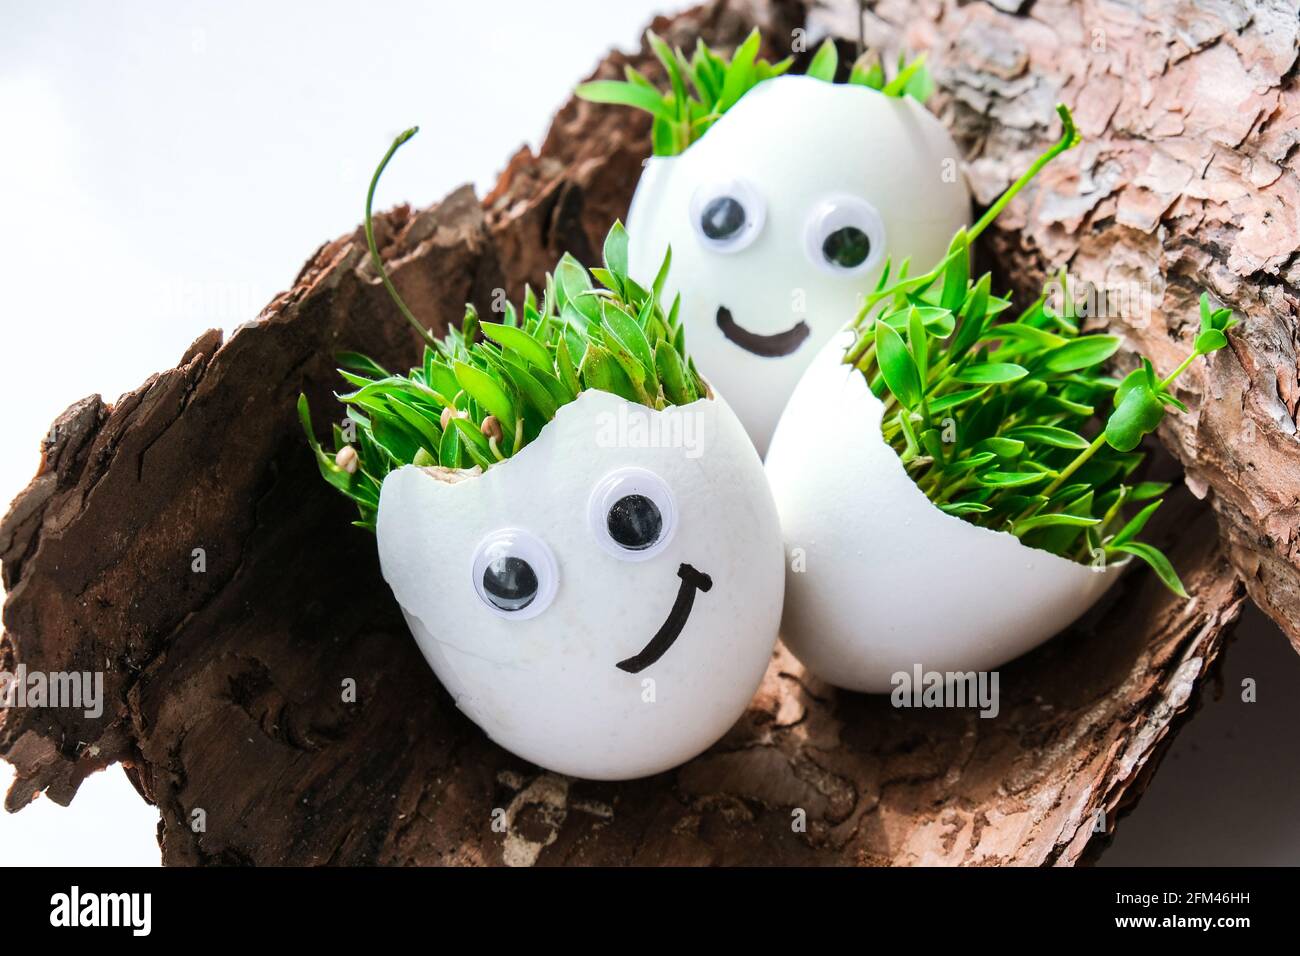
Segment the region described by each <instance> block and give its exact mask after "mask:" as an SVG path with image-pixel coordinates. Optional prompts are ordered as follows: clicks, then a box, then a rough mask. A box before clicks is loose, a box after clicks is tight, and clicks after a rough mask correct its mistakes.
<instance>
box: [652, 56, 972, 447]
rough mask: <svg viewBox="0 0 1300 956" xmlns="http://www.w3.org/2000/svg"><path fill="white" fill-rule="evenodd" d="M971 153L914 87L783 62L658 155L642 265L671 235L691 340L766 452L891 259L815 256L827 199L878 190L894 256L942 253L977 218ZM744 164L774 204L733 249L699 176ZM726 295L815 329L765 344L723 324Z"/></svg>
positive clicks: (762, 329)
mask: <svg viewBox="0 0 1300 956" xmlns="http://www.w3.org/2000/svg"><path fill="white" fill-rule="evenodd" d="M960 157H961V153H960V152H959V151H958V149H957V147H956V145H955V144H954V143H953V141H952V139H951V137H949V135H948V132H947V130H946V129H944V127H943V124H942V123H940V122H939V121H938V120H937V119H935V118H934V117H933V116H931V115H930V114H929V113H928V112H927V111H926V110H925V108H924V107H923V106H922V105H921V104H919V103H917V102H916V101H915V100H913V99H911V98H910V97H909V98H905V99H897V98H894V97H889V96H885V95H883V94H881V93H878V92H876V91H875V90H871V89H868V88H866V87H863V86H857V85H847V84H832V83H827V82H825V81H823V80H818V79H813V78H810V77H806V76H783V77H778V78H776V79H773V80H768V81H766V82H764V83H761V84H759V85H758V86H757V87H755V88H754V89H753V90H751V91H750V92H748V93H746V94H745V95H744V96H743V97H742V98H741V99H740V101H739V102H738V103H737V104H736V105H735V106H734V107H732V109H731V110H729V111H728V112H727V113H725V114H724V115H723V116H722V118H721V119H719V120H718V121H717V122H716V123H715V124H714V125H713V126H712V127H710V129H709V131H708V132H707V133H706V134H705V135H704V136H703V137H702V138H701V139H700V140H699V141H697V142H695V143H693V144H692V145H691V146H690V147H689V148H687V149H686V151H685V152H683V153H682V154H681V155H679V156H671V157H652V158H651V159H650V160H649V161H648V163H647V166H646V169H645V172H644V174H643V175H642V177H641V181H640V183H639V184H638V185H637V190H636V194H635V196H634V197H633V199H632V208H631V211H630V213H629V216H628V232H629V235H630V245H629V262H630V271H631V273H632V275H633V276H635V277H637V278H638V279H640V280H641V281H643V282H645V283H649V282H650V280H651V279H653V278H654V276H655V274H656V271H657V270H658V268H659V264H660V262H661V261H662V259H663V256H664V250H665V249H666V248H667V247H668V246H670V245H671V247H672V252H673V261H672V268H671V270H670V271H669V274H668V281H667V285H666V286H665V289H666V292H667V294H668V297H669V299H670V300H671V297H672V295H674V294H676V293H677V292H678V291H681V293H682V317H683V321H684V322H685V325H686V333H687V342H688V344H689V347H690V350H691V353H692V355H694V357H695V360H696V362H697V363H699V367H700V369H701V370H702V371H704V372H705V374H707V375H708V376H709V379H710V381H711V382H712V383H713V385H714V386H715V387H716V388H717V389H718V390H719V392H720V393H721V394H722V395H723V397H725V398H726V399H727V401H728V402H729V403H730V404H731V406H732V407H733V408H734V409H735V410H736V413H737V414H738V415H739V416H740V420H741V422H743V423H744V425H745V428H746V430H747V431H748V432H749V435H750V437H751V438H752V439H753V441H754V445H755V447H757V448H758V450H759V453H760V454H763V453H764V452H765V451H766V449H767V445H768V441H769V439H770V438H771V434H772V430H773V429H774V428H775V427H776V422H777V419H778V418H779V417H780V414H781V410H782V409H783V408H784V407H785V403H786V400H787V399H788V398H789V397H790V393H791V391H793V389H794V386H795V384H796V383H797V382H798V381H799V376H800V375H802V374H803V371H804V369H805V368H807V366H808V363H809V362H811V361H812V357H813V356H814V355H815V354H816V353H817V351H818V350H819V349H820V348H821V346H822V345H823V344H825V342H826V341H827V340H828V339H829V338H830V337H831V335H833V334H834V333H835V331H836V330H837V329H840V328H843V326H844V324H845V323H846V322H848V321H849V320H851V319H852V318H853V316H854V314H855V313H856V311H857V308H858V306H859V305H860V304H861V296H862V294H863V292H864V291H868V290H870V289H871V288H874V286H875V283H876V280H877V278H878V276H879V273H880V266H879V265H877V266H876V267H873V268H871V269H870V270H869V271H867V272H866V273H865V274H859V275H842V274H841V275H835V274H830V273H828V272H827V271H825V268H824V267H823V266H822V265H819V264H817V263H816V262H814V260H813V258H812V257H811V253H810V251H809V249H808V244H807V241H806V234H807V231H808V229H809V221H810V218H811V217H812V216H813V215H814V214H815V210H816V209H817V208H818V207H819V206H820V204H821V203H822V202H823V201H824V200H827V199H828V198H831V197H837V196H849V197H857V198H858V199H862V200H866V201H867V202H869V203H870V204H871V205H873V206H874V207H875V208H876V210H877V211H878V212H879V214H880V217H881V220H882V221H883V223H884V226H885V229H886V236H885V239H886V241H885V249H884V252H885V253H886V254H888V255H889V256H891V257H892V258H893V262H894V268H895V269H896V268H897V267H898V265H899V263H900V262H901V261H902V260H903V259H904V258H905V257H907V256H911V257H912V262H913V264H914V265H915V264H918V263H931V262H937V261H938V260H939V259H941V258H942V257H943V255H944V254H945V252H946V251H947V248H948V243H949V242H950V241H951V240H952V236H953V234H954V233H955V232H956V230H957V229H958V228H959V227H961V226H963V225H966V224H968V223H969V222H970V196H969V194H968V192H967V189H966V185H965V182H964V180H963V179H962V176H961V174H960V172H959V168H960V167H959V160H960ZM734 177H742V178H743V179H744V180H745V181H746V182H747V183H749V184H751V185H752V186H753V187H754V189H755V190H756V191H757V192H758V193H759V194H760V195H761V196H762V198H763V200H764V202H765V206H766V216H765V221H764V223H763V226H762V229H761V231H760V232H759V234H758V236H757V238H756V239H755V240H754V241H753V242H752V244H751V245H749V246H747V247H745V248H744V249H741V250H739V251H735V252H730V253H722V252H719V251H717V250H716V249H715V248H712V247H710V246H708V245H707V244H706V243H705V241H704V240H703V239H702V238H701V237H700V235H699V233H698V232H697V231H696V228H695V226H694V224H693V222H692V217H691V207H692V197H693V196H694V194H695V192H696V189H697V187H699V186H700V185H701V184H705V183H712V182H716V181H720V180H724V179H730V178H734ZM881 259H882V262H883V256H882V257H881ZM720 306H725V307H726V308H727V309H728V310H729V311H730V313H731V315H732V317H733V319H734V321H735V322H736V323H737V324H738V325H739V326H741V327H742V328H744V329H746V330H748V331H750V332H754V333H759V334H763V335H770V334H773V333H779V332H782V331H784V330H786V329H789V328H791V327H793V326H794V325H795V324H796V323H798V322H799V321H800V320H803V321H805V322H806V323H807V325H808V327H809V331H810V335H809V336H808V338H807V339H805V340H804V342H803V344H802V345H800V346H799V347H798V349H797V350H796V351H794V352H793V353H791V354H789V355H785V356H781V357H766V356H760V355H756V354H753V353H752V352H749V351H746V350H745V349H743V348H742V347H741V346H739V345H737V344H735V343H734V342H733V341H731V340H730V339H728V338H727V337H726V336H725V335H724V334H723V332H722V331H721V329H720V327H719V324H718V309H719V307H720Z"/></svg>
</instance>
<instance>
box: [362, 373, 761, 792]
mask: <svg viewBox="0 0 1300 956" xmlns="http://www.w3.org/2000/svg"><path fill="white" fill-rule="evenodd" d="M655 429H659V431H658V432H657V434H658V435H659V440H658V444H659V445H660V446H661V447H654V445H655V443H656V440H655V438H654V437H653V436H654V435H655V434H656V432H655ZM674 435H676V436H679V437H678V440H677V441H676V442H674V441H672V436H674ZM665 437H666V438H667V439H668V442H667V443H668V444H674V445H675V447H662V446H663V445H664V444H665V441H664V439H665ZM625 468H636V469H645V470H647V471H650V472H653V473H654V475H656V476H658V478H659V479H661V480H662V483H663V485H664V486H666V487H667V489H669V493H670V494H671V498H672V501H673V506H674V511H675V513H676V514H675V522H674V525H673V531H672V533H671V537H666V538H665V540H666V545H665V546H664V547H663V548H662V550H659V551H657V552H655V553H654V554H653V555H652V556H651V557H650V558H648V559H643V560H621V559H620V558H619V557H617V556H615V551H616V549H611V548H610V547H608V545H610V544H611V542H610V541H609V540H608V539H606V540H603V541H602V540H601V538H600V534H601V528H600V527H599V526H598V525H599V522H593V521H592V520H591V517H590V507H589V506H590V504H591V499H592V495H593V490H594V489H596V488H597V486H598V485H600V484H601V483H602V480H603V479H605V478H607V477H608V476H609V475H610V474H611V473H613V472H616V471H619V470H620V469H625ZM377 524H378V526H377V534H378V542H379V556H380V563H381V566H382V569H383V574H384V578H385V580H387V581H388V583H389V585H390V586H391V587H392V589H393V594H394V595H395V596H396V598H397V600H398V603H399V604H400V605H401V607H402V610H403V612H404V614H405V616H406V619H407V622H408V624H409V625H410V628H411V631H412V633H413V634H414V635H415V638H416V640H417V642H418V643H419V645H420V649H421V650H422V651H423V652H424V655H425V658H426V659H427V660H428V662H429V664H430V666H432V668H433V670H434V671H435V672H436V673H437V675H438V678H439V679H440V680H441V681H442V683H443V685H444V686H445V687H446V688H447V689H448V691H450V692H451V694H452V696H453V697H454V698H455V700H456V704H457V706H458V707H460V709H461V710H462V711H464V712H465V713H466V714H467V715H468V716H469V717H470V719H471V720H473V721H474V722H475V723H476V724H478V725H479V726H480V727H481V728H483V730H484V731H485V732H486V733H487V734H488V736H489V737H491V738H492V739H493V740H494V741H496V742H497V743H498V744H500V745H501V746H503V747H505V748H506V749H507V750H510V751H511V752H513V753H515V754H517V755H518V756H520V757H523V758H524V759H526V760H530V761H532V762H534V763H537V764H540V765H541V766H543V767H545V768H547V769H550V770H553V771H557V772H559V773H564V774H571V775H573V776H578V777H586V778H590V779H599V780H618V779H628V778H633V777H640V776H645V775H648V774H653V773H658V772H660V771H663V770H667V769H669V768H671V767H674V766H676V765H678V764H680V763H682V762H684V761H686V760H689V759H690V758H691V757H694V756H695V755H696V754H698V753H700V752H701V751H703V750H704V749H706V748H707V747H709V746H710V745H711V744H713V743H714V742H715V741H716V740H718V738H719V737H721V736H722V735H723V734H724V733H726V731H727V730H728V729H729V728H730V727H731V726H732V724H733V723H735V721H736V720H737V719H738V718H739V717H740V715H741V714H742V712H743V711H744V709H745V706H746V704H747V703H748V702H749V700H750V698H751V697H752V695H753V693H754V691H755V689H756V688H757V687H758V684H759V682H760V680H761V679H762V676H763V673H764V671H765V669H766V667H767V663H768V660H769V658H770V656H771V653H772V649H773V647H774V645H775V643H776V638H777V630H778V627H779V623H780V617H781V603H782V592H783V590H784V572H783V567H782V564H783V558H782V550H781V537H780V526H779V522H778V520H777V516H776V508H775V505H774V503H773V501H772V496H771V493H770V491H769V490H768V487H767V482H766V479H765V478H764V475H763V469H762V464H761V462H760V461H759V460H758V456H757V455H756V454H755V452H754V449H753V446H752V445H751V444H750V442H749V439H748V438H747V437H746V435H745V432H744V429H743V428H742V427H741V425H740V422H739V421H738V420H737V419H736V416H735V415H734V413H733V412H732V411H731V409H730V408H728V407H727V405H726V404H725V403H724V402H722V401H721V400H719V399H716V398H714V399H702V400H700V401H698V402H694V403H692V404H690V405H686V406H681V407H670V408H668V409H666V410H664V411H652V410H650V409H647V408H644V407H642V406H639V405H634V404H631V403H629V402H627V401H625V400H624V399H622V398H619V397H617V396H615V395H611V394H609V393H606V392H600V391H586V392H583V393H582V394H581V395H579V396H578V398H577V399H576V400H575V401H573V402H572V403H570V404H568V405H565V406H564V407H562V408H561V409H560V410H559V412H558V414H557V415H556V417H555V419H554V421H552V422H550V423H549V424H547V425H546V426H545V427H544V428H543V429H542V432H541V434H540V435H539V436H538V438H537V439H536V440H535V441H533V442H532V443H531V444H530V445H528V446H527V447H525V448H524V449H522V450H521V451H520V452H519V453H518V454H517V455H515V456H513V457H512V458H510V459H509V460H507V461H504V462H502V463H500V464H497V465H494V466H493V467H492V468H489V469H488V470H487V471H486V472H485V473H483V474H481V475H478V476H476V477H472V478H467V479H464V480H461V481H459V482H457V483H454V484H450V483H448V482H447V481H445V480H443V479H440V478H438V477H434V476H433V475H431V474H430V473H429V472H427V471H425V470H424V469H421V468H417V467H415V466H413V465H408V466H406V467H404V468H401V469H398V470H397V471H394V472H392V473H391V474H390V475H389V476H388V477H387V478H386V479H385V481H384V484H383V488H382V490H381V493H380V500H379V517H378V523H377ZM508 528H509V529H523V530H525V531H527V532H528V533H530V535H531V536H532V538H533V539H534V540H536V541H540V542H543V543H544V546H545V547H546V548H549V551H550V552H551V554H553V557H554V564H555V571H556V573H557V580H556V581H554V582H553V583H554V584H555V591H554V596H553V599H552V601H551V603H550V605H549V606H548V607H546V609H545V610H544V611H542V612H541V613H540V614H537V615H536V616H534V617H529V618H525V619H522V620H521V619H511V618H509V617H507V616H503V615H501V614H500V613H499V612H494V611H493V610H491V609H489V607H488V605H487V604H485V602H484V601H483V600H482V599H481V598H480V597H479V594H478V592H477V590H476V588H475V584H474V580H473V575H472V573H471V566H472V565H473V563H474V557H475V552H476V549H477V548H478V546H479V544H480V542H482V541H483V540H484V539H485V537H487V536H488V535H490V534H492V533H493V532H496V531H498V530H500V529H508ZM642 557H643V556H642ZM684 564H689V565H690V566H691V567H693V568H694V569H696V570H697V571H698V572H699V573H701V574H706V575H708V576H709V577H710V579H711V581H712V587H711V588H710V589H709V590H708V591H707V592H706V591H695V592H694V603H693V605H692V607H691V610H690V614H689V617H687V618H686V623H685V626H684V627H683V628H682V630H681V632H680V635H679V636H678V638H677V640H676V641H675V642H674V643H673V644H672V645H671V646H670V647H669V648H668V650H667V651H666V652H665V653H664V654H663V656H662V657H660V658H659V659H658V660H657V661H655V662H654V663H653V664H651V665H650V666H648V667H646V668H645V669H644V670H641V671H640V672H639V673H628V672H626V671H624V670H621V669H619V667H617V666H616V665H617V664H618V663H619V662H621V661H625V660H626V659H627V658H629V657H632V656H633V655H636V654H638V652H640V651H642V650H643V649H644V648H645V647H646V645H647V644H648V643H649V642H650V641H651V639H652V638H653V637H654V636H655V635H656V633H657V632H658V631H659V629H660V628H661V627H662V626H663V625H664V624H665V621H666V620H667V619H668V618H669V616H670V613H671V612H672V609H673V607H674V603H675V601H677V600H678V596H679V590H683V589H684V585H683V580H682V578H680V577H679V568H680V567H681V566H682V565H684ZM545 574H546V572H545V571H544V570H542V571H539V575H540V576H543V577H544V576H545ZM541 583H542V584H543V585H545V583H546V582H545V581H543V582H541Z"/></svg>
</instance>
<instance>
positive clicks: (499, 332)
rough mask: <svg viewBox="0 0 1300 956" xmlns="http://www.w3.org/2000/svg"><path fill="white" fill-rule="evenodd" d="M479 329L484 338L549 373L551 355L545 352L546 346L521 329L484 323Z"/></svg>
mask: <svg viewBox="0 0 1300 956" xmlns="http://www.w3.org/2000/svg"><path fill="white" fill-rule="evenodd" d="M481 328H482V330H483V336H484V338H486V339H488V340H489V341H492V342H495V343H496V344H497V345H500V346H501V347H502V348H505V349H510V350H511V351H512V352H515V353H516V354H518V356H519V357H520V358H522V359H523V360H524V361H525V362H527V363H528V364H529V365H535V366H536V367H537V368H542V369H546V370H547V371H550V369H551V354H550V353H549V352H547V351H546V346H544V345H542V343H540V342H538V341H537V340H536V339H535V338H533V337H532V336H531V335H529V334H528V333H527V332H525V331H524V330H523V329H520V328H517V327H515V326H512V325H497V324H496V323H494V322H484V323H483V325H482V326H481Z"/></svg>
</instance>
